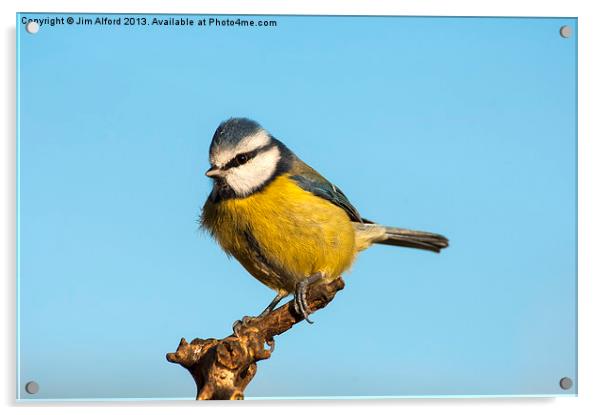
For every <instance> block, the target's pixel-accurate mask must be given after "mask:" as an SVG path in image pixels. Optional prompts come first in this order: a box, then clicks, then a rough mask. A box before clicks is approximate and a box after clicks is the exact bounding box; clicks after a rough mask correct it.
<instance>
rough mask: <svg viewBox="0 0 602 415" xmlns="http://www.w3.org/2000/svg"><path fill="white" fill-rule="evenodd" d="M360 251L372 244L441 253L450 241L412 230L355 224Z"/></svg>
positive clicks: (442, 237)
mask: <svg viewBox="0 0 602 415" xmlns="http://www.w3.org/2000/svg"><path fill="white" fill-rule="evenodd" d="M354 227H355V229H356V245H357V247H358V250H363V249H366V248H367V247H368V246H370V245H372V244H381V245H393V246H403V247H406V248H416V249H424V250H427V251H433V252H439V251H441V250H442V249H444V248H447V246H448V245H449V241H448V240H447V238H446V237H445V236H443V235H439V234H436V233H430V232H422V231H414V230H410V229H401V228H394V227H390V226H381V225H378V224H375V223H354Z"/></svg>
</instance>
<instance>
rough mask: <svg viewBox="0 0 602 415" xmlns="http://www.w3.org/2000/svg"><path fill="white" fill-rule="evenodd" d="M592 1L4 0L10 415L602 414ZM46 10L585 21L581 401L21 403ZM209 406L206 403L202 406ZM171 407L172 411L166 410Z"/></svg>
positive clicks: (601, 208)
mask: <svg viewBox="0 0 602 415" xmlns="http://www.w3.org/2000/svg"><path fill="white" fill-rule="evenodd" d="M595 4H596V2H595V1H592V0H584V1H581V0H573V1H566V0H565V1H562V2H561V1H551V0H550V1H529V2H527V1H525V0H521V1H517V0H505V1H498V2H496V4H493V3H492V2H483V1H476V0H472V1H468V0H454V1H444V0H438V1H436V0H431V1H429V0H414V1H390V0H389V1H379V2H374V1H369V0H350V1H347V2H343V1H340V0H339V1H337V0H319V1H315V0H305V1H298V0H295V1H293V0H289V1H276V0H271V1H253V2H249V1H227V0H223V1H205V2H201V1H195V2H192V1H185V0H174V1H157V0H146V1H144V2H141V1H139V2H136V1H129V0H118V1H114V0H110V1H109V0H88V1H85V2H82V1H79V2H78V1H67V0H53V1H52V2H47V1H39V0H38V1H27V0H22V1H16V0H4V1H2V2H1V3H0V7H2V11H3V13H2V34H3V41H2V44H1V45H2V46H1V47H2V65H1V66H2V74H3V76H2V82H3V88H2V91H4V97H3V99H2V101H0V102H1V103H0V105H1V106H2V111H0V113H1V114H2V123H1V124H0V125H2V127H3V132H4V139H3V140H2V141H1V147H0V154H1V156H2V158H1V159H0V166H1V167H0V172H1V175H2V180H0V195H2V198H3V200H2V202H3V203H1V204H0V209H1V213H2V215H1V218H2V222H1V226H0V229H2V230H3V232H2V236H3V237H2V238H1V239H0V255H1V256H2V257H1V260H0V264H1V265H2V268H1V269H2V279H1V281H2V284H3V285H2V295H3V297H2V298H1V299H0V304H1V306H2V313H0V314H1V315H2V319H1V320H0V325H1V327H0V328H1V330H0V333H1V334H2V337H3V338H2V341H1V342H0V348H1V351H2V354H1V355H2V359H3V360H2V361H1V362H0V368H2V376H1V377H0V393H1V396H2V401H1V402H2V404H3V405H4V406H5V408H4V409H5V410H6V412H5V413H8V414H13V413H31V412H33V411H35V412H45V413H49V414H81V413H105V412H107V411H111V412H114V413H128V414H130V413H140V414H151V415H152V414H164V413H165V412H166V411H169V412H170V413H172V412H174V413H198V411H202V410H203V409H205V408H206V409H209V408H210V409H209V410H210V411H211V412H214V411H219V412H222V411H226V412H234V411H237V412H239V411H245V412H246V413H247V411H248V412H250V413H255V412H256V413H264V412H265V411H271V410H273V411H279V412H282V411H285V410H286V411H287V415H288V414H291V413H306V412H307V411H320V410H328V411H332V410H336V409H341V410H344V411H354V410H357V411H361V412H365V411H366V410H370V409H372V408H374V409H376V410H378V411H379V412H383V413H399V412H406V413H426V414H431V413H440V412H445V413H451V414H453V413H461V414H463V415H465V414H472V413H475V414H482V413H487V414H507V413H508V412H510V411H512V412H517V411H518V412H525V413H526V412H528V413H530V414H540V413H541V414H544V413H545V414H546V415H547V414H552V415H553V414H562V415H566V414H569V413H571V414H572V413H575V414H581V413H585V414H586V413H600V412H602V387H601V386H602V383H601V380H600V379H601V378H602V366H601V364H600V363H601V359H600V354H601V352H600V350H602V342H601V341H600V339H601V337H602V334H601V332H602V330H601V329H600V318H599V316H602V307H601V305H600V304H601V303H602V292H601V290H600V287H601V284H602V282H601V281H602V267H601V259H600V258H601V257H602V252H600V251H602V249H601V244H600V240H601V238H600V235H601V234H602V229H601V226H600V223H601V221H600V216H601V215H602V213H601V212H602V203H601V200H602V197H601V194H602V185H601V184H600V179H599V178H602V172H601V168H600V165H601V164H602V152H601V151H600V150H601V144H600V143H601V142H602V131H601V128H600V119H601V118H602V116H601V114H600V111H602V102H600V74H602V66H601V62H600V52H599V50H602V45H601V43H600V41H602V33H601V32H602V21H601V19H602V15H601V14H600V13H599V12H598V11H597V10H596V7H595ZM17 11H40V12H45V11H46V12H99V13H100V12H114V13H126V12H132V13H134V12H141V13H198V14H205V13H216V14H222V13H223V14H226V13H237V14H295V13H296V14H339V15H342V14H358V15H386V14H393V15H454V16H487V15H492V16H563V17H573V16H576V17H578V18H579V331H580V332H579V397H578V398H570V397H567V398H555V399H554V398H480V399H458V398H454V399H449V398H425V399H403V400H393V399H391V400H389V399H387V400H380V401H377V400H345V401H340V400H329V401H301V400H294V401H246V402H238V403H226V402H204V403H196V402H173V401H161V402H159V401H155V402H104V403H84V402H72V403H51V402H45V403H36V404H20V403H19V404H17V403H16V402H15V396H16V393H15V360H14V356H15V327H16V326H15V289H16V285H15V277H14V276H15V232H16V225H15V211H16V210H15V191H16V190H15V151H16V148H15V125H16V124H15V31H14V27H15V13H16V12H17ZM199 404H200V405H203V409H202V408H199V407H197V405H199ZM168 408H169V409H168Z"/></svg>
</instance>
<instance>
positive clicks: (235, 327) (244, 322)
mask: <svg viewBox="0 0 602 415" xmlns="http://www.w3.org/2000/svg"><path fill="white" fill-rule="evenodd" d="M255 320H257V317H251V316H244V317H243V318H242V319H241V320H236V321H235V322H234V324H232V331H233V332H234V335H235V336H236V337H240V333H241V330H242V328H243V327H244V326H248V325H249V324H251V323H252V322H253V321H255Z"/></svg>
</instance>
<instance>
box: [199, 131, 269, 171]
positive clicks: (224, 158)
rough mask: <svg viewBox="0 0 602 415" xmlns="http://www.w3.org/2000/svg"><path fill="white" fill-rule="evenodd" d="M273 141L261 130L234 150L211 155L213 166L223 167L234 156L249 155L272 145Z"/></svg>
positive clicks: (246, 138) (242, 141)
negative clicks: (253, 151)
mask: <svg viewBox="0 0 602 415" xmlns="http://www.w3.org/2000/svg"><path fill="white" fill-rule="evenodd" d="M270 141H271V139H270V136H269V134H268V133H267V131H265V130H259V131H258V132H257V133H255V134H253V135H250V136H248V137H245V138H243V139H242V140H241V141H240V143H238V145H237V146H236V147H234V148H231V149H228V150H220V149H218V150H217V151H216V152H215V154H211V157H210V160H211V164H213V165H215V166H218V167H223V166H224V165H225V164H226V163H227V162H229V161H230V160H232V159H233V158H234V156H236V155H237V154H241V153H247V152H249V151H252V150H255V149H256V148H259V147H263V146H265V145H268V144H269V143H270Z"/></svg>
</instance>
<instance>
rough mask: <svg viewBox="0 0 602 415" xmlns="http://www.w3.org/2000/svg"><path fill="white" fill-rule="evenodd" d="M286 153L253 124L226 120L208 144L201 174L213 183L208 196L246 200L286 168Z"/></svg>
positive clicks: (277, 142) (235, 119) (253, 122)
mask: <svg viewBox="0 0 602 415" xmlns="http://www.w3.org/2000/svg"><path fill="white" fill-rule="evenodd" d="M289 153H290V152H289V151H288V150H287V149H286V147H285V146H284V145H283V144H282V143H281V142H279V141H278V140H276V139H275V138H274V137H272V136H271V134H270V133H268V132H267V131H266V130H265V129H263V128H262V127H261V126H260V125H259V124H258V123H257V122H255V121H252V120H249V119H247V118H230V119H229V120H226V121H224V122H222V123H221V124H220V125H219V127H218V128H217V130H216V131H215V134H214V135H213V140H212V141H211V147H210V148H209V162H210V163H211V168H210V169H209V170H207V172H206V173H205V174H206V175H207V176H208V177H210V178H212V179H213V180H214V191H213V193H212V195H214V196H216V195H218V196H219V197H220V198H224V197H246V196H248V195H250V194H252V193H254V192H255V191H257V190H259V189H261V188H262V187H263V186H265V185H266V184H267V183H268V182H269V181H270V180H272V179H273V178H274V177H275V176H276V175H277V174H278V173H279V172H280V171H282V170H283V168H284V167H285V165H286V162H287V159H288V158H289V157H290V154H289Z"/></svg>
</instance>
